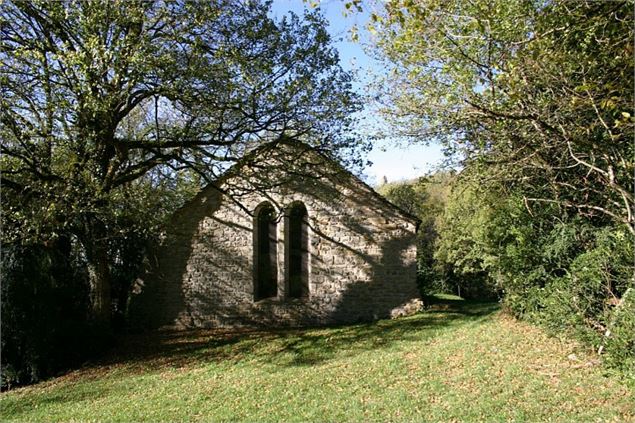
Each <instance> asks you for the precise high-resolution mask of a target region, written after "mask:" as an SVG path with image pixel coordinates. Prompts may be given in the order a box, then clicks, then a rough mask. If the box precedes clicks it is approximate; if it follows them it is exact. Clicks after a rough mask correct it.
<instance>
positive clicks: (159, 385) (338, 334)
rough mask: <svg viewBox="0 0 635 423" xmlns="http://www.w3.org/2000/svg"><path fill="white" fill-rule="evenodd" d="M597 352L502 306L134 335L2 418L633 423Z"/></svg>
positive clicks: (17, 397) (11, 400)
mask: <svg viewBox="0 0 635 423" xmlns="http://www.w3.org/2000/svg"><path fill="white" fill-rule="evenodd" d="M634 404H635V401H634V397H633V392H632V391H630V390H629V388H628V387H626V386H625V385H624V384H623V383H621V382H620V380H619V379H617V378H616V377H614V376H610V375H605V374H604V370H603V368H602V367H601V366H600V365H599V364H598V361H597V357H594V356H592V355H588V354H586V353H585V352H584V351H583V350H582V349H581V347H579V346H577V345H576V344H574V343H571V342H564V341H561V340H557V339H554V338H549V337H547V336H546V335H545V334H544V333H543V332H541V331H540V330H539V329H537V328H535V327H532V326H530V325H527V324H524V323H520V322H517V321H515V320H513V319H511V318H509V317H506V316H505V315H503V314H501V313H500V312H499V311H498V310H497V306H496V304H492V303H468V302H463V301H459V300H457V299H452V298H450V297H445V298H444V299H441V300H439V301H438V303H437V304H436V305H435V306H434V307H433V308H432V309H431V310H429V311H427V312H424V313H421V314H418V315H416V316H412V317H408V318H402V319H397V320H387V321H380V322H377V323H373V324H361V325H354V326H346V327H337V328H322V329H307V330H284V331H267V332H262V331H260V332H255V331H253V332H249V331H240V332H236V331H233V332H232V331H220V330H216V331H213V330H210V331H192V332H182V333H161V334H154V335H144V336H136V337H130V338H128V339H126V340H125V342H124V343H123V345H122V346H121V347H119V348H118V349H116V351H114V352H113V353H111V354H109V355H108V356H107V357H105V358H104V359H103V360H102V361H101V362H100V363H98V364H94V365H92V366H88V367H86V368H84V369H81V370H78V371H75V372H72V373H70V374H68V375H65V376H63V377H59V378H57V379H53V380H50V381H48V382H45V383H41V384H38V385H34V386H30V387H25V388H21V389H16V390H13V391H10V392H7V393H3V394H2V395H0V420H2V421H15V420H19V421H56V420H64V421H69V420H73V421H140V420H149V421H159V420H163V421H164V420H170V421H174V420H207V421H209V420H248V421H278V420H284V421H306V420H313V421H315V420H318V421H342V420H344V421H377V420H381V421H386V420H407V421H413V420H416V421H426V420H427V421H509V420H517V421H538V420H540V421H544V420H549V421H598V420H601V421H607V420H608V421H634V420H635V406H634Z"/></svg>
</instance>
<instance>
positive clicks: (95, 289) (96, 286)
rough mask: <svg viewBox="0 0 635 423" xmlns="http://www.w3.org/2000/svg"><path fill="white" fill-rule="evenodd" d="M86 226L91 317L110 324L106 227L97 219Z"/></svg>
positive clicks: (110, 302)
mask: <svg viewBox="0 0 635 423" xmlns="http://www.w3.org/2000/svg"><path fill="white" fill-rule="evenodd" d="M88 226H89V227H88V231H87V232H88V236H87V237H86V239H85V242H84V246H85V248H86V258H87V261H88V275H89V278H90V299H91V305H92V314H93V316H92V317H93V318H94V319H95V320H96V321H97V322H99V323H104V324H107V325H110V320H111V317H112V298H111V292H110V289H111V287H110V283H111V281H110V266H109V260H108V242H107V239H108V238H107V234H106V227H105V225H104V224H103V222H101V221H99V220H93V221H92V222H90V223H89V225H88Z"/></svg>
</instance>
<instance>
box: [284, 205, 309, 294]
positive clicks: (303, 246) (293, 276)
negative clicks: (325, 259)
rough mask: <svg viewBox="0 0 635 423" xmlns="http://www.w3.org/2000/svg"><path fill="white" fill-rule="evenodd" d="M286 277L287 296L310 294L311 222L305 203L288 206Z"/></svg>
mask: <svg viewBox="0 0 635 423" xmlns="http://www.w3.org/2000/svg"><path fill="white" fill-rule="evenodd" d="M285 253H286V254H285V255H286V257H285V276H286V277H285V279H286V281H287V296H288V297H291V298H303V297H308V296H309V224H308V212H307V210H306V207H305V206H304V204H302V203H300V202H296V203H293V204H291V205H290V206H289V207H288V208H287V213H286V219H285Z"/></svg>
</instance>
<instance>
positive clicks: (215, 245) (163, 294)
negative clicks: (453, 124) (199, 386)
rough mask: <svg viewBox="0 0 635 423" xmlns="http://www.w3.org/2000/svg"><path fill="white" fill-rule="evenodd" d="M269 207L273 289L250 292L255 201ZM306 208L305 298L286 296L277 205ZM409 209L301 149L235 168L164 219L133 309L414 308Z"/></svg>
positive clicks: (227, 313) (152, 315)
mask: <svg viewBox="0 0 635 423" xmlns="http://www.w3.org/2000/svg"><path fill="white" fill-rule="evenodd" d="M263 202H268V203H269V204H271V205H273V207H274V208H275V210H276V212H277V218H278V222H279V223H278V225H277V243H278V246H277V266H278V295H277V297H274V298H266V299H263V300H260V301H254V285H255V283H254V281H255V278H254V276H255V275H254V267H255V266H254V234H253V228H254V210H256V208H257V207H258V206H259V205H261V204H263ZM296 202H301V203H303V204H304V205H305V207H306V209H307V211H308V236H309V248H308V249H309V252H308V261H309V263H308V269H309V270H308V272H309V275H308V278H309V296H308V297H306V298H289V297H288V295H287V288H288V287H287V281H286V280H285V279H286V275H285V271H284V270H285V265H286V264H287V263H286V260H287V259H288V255H285V242H284V240H285V235H286V234H285V224H284V216H285V211H286V210H287V207H288V206H289V205H290V204H292V203H296ZM416 229H417V221H416V219H414V218H412V217H410V216H408V215H406V214H405V213H403V212H401V211H400V210H398V209H397V208H395V207H394V206H393V205H391V204H390V203H388V202H387V201H386V200H384V199H383V198H381V197H380V196H379V195H378V194H376V193H375V192H374V191H372V189H370V188H369V187H368V186H366V185H365V184H363V183H362V182H361V181H359V180H358V179H357V178H355V177H354V176H353V175H351V174H350V173H348V172H346V171H344V170H343V169H341V168H340V167H339V166H338V165H336V164H334V163H333V162H331V161H330V160H328V159H326V158H325V157H324V156H322V155H320V154H318V153H316V152H315V151H313V150H311V149H309V148H304V147H303V148H299V147H297V146H291V145H283V146H278V147H277V148H276V150H275V154H274V151H269V152H266V153H265V154H261V155H256V156H255V157H252V158H251V160H250V161H248V162H246V163H243V164H242V165H239V166H236V167H235V168H234V169H232V171H230V172H229V173H228V175H227V176H226V177H225V178H223V180H221V181H219V183H218V184H216V185H210V186H208V187H207V188H205V189H204V190H203V191H202V192H201V193H200V194H199V195H197V196H196V198H194V200H192V202H190V203H189V204H187V205H186V206H185V207H183V208H182V209H181V210H180V211H179V212H178V213H177V214H175V216H174V218H173V223H172V225H171V226H170V229H169V231H167V233H166V234H165V240H164V242H163V244H162V245H161V246H160V247H158V248H156V249H155V250H154V253H153V254H151V255H150V256H149V259H148V260H149V261H148V271H147V273H146V274H145V275H144V276H143V277H142V278H140V279H139V281H138V286H137V288H136V292H137V293H138V295H136V296H134V297H135V298H133V304H132V307H131V314H132V317H133V319H135V320H137V321H138V322H139V323H141V322H143V324H144V325H145V326H148V325H150V326H161V325H175V326H178V327H213V326H258V325H275V326H280V325H293V326H303V325H320V324H331V323H344V322H357V321H366V320H372V319H377V318H384V317H394V316H397V315H400V314H408V313H410V312H413V311H416V310H418V308H419V307H420V306H421V301H420V300H419V299H418V298H419V295H418V290H417V286H416V244H415V236H416Z"/></svg>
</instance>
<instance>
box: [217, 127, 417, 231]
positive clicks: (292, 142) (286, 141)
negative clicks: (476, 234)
mask: <svg viewBox="0 0 635 423" xmlns="http://www.w3.org/2000/svg"><path fill="white" fill-rule="evenodd" d="M281 145H287V146H291V147H293V148H295V149H300V150H304V151H311V152H313V153H315V154H317V155H318V156H320V157H321V158H322V159H324V160H326V161H327V162H329V163H331V164H333V165H335V166H336V168H337V171H338V172H339V173H341V174H344V175H346V176H348V177H349V178H351V179H353V180H354V181H355V182H356V183H358V184H359V185H361V186H362V187H363V188H364V189H366V190H367V191H368V193H369V194H370V195H372V196H373V197H374V198H376V199H378V200H379V201H381V202H382V203H384V204H386V205H387V206H389V207H391V208H392V209H393V210H395V211H396V212H397V213H398V214H399V215H401V216H402V217H403V218H405V219H406V220H410V221H411V222H413V223H414V224H415V226H416V227H417V228H418V227H419V225H420V224H421V219H419V218H418V217H417V216H415V215H413V214H411V213H409V212H407V211H405V210H404V209H402V208H401V207H399V206H397V205H395V204H393V203H391V202H390V201H389V200H388V199H386V198H385V197H384V196H382V195H381V194H379V193H378V192H377V191H375V190H374V189H373V188H372V187H371V186H370V185H368V184H367V183H365V182H364V181H362V180H361V179H360V178H359V177H358V176H356V175H355V174H353V173H352V172H350V171H349V170H348V169H346V168H345V167H344V166H342V164H341V163H339V162H338V161H337V160H336V159H334V158H332V157H330V156H329V155H327V154H326V153H325V152H323V151H320V150H319V149H317V148H315V147H312V146H310V145H309V144H306V143H304V142H302V141H299V140H296V139H292V138H280V139H278V140H275V141H271V142H268V143H265V144H262V145H260V146H258V147H256V148H254V149H253V150H251V151H250V152H248V153H247V154H245V155H244V156H243V157H242V158H241V159H240V160H238V161H237V162H236V163H235V164H234V165H233V166H231V167H230V168H228V169H227V170H226V171H225V172H224V173H223V174H222V175H221V176H220V177H219V178H218V179H217V180H216V181H214V182H212V184H213V185H214V186H216V187H219V186H220V185H221V184H222V183H223V182H224V181H226V180H227V179H229V178H231V177H232V176H236V175H240V174H241V170H242V169H243V167H244V166H249V164H250V163H254V162H256V161H257V160H258V158H259V157H260V156H261V155H263V154H266V153H268V152H273V151H275V150H276V149H277V148H278V147H279V146H281ZM210 185H211V184H210Z"/></svg>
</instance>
